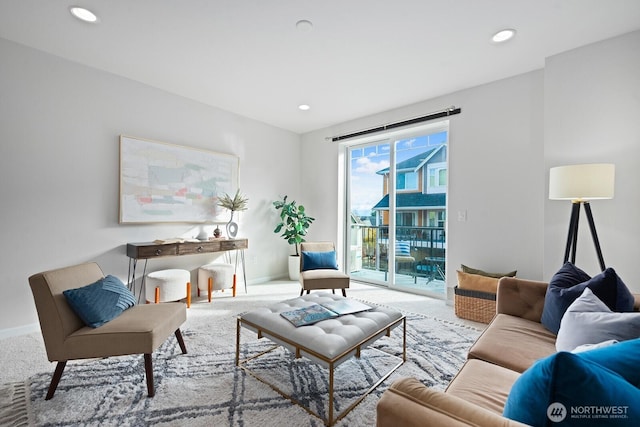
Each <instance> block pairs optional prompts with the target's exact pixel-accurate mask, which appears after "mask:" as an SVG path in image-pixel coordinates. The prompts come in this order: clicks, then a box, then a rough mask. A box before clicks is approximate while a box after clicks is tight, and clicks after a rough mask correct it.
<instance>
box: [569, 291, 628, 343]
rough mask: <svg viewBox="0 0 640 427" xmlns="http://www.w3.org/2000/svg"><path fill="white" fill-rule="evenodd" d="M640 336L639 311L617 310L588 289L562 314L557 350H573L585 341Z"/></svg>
mask: <svg viewBox="0 0 640 427" xmlns="http://www.w3.org/2000/svg"><path fill="white" fill-rule="evenodd" d="M638 337H640V313H614V312H613V311H611V310H609V307H607V306H606V304H605V303H603V302H602V301H600V299H599V298H598V297H597V296H595V295H594V294H593V292H592V291H591V290H590V289H589V288H585V290H584V291H583V293H582V295H581V296H580V297H578V298H577V299H576V300H575V301H574V302H573V303H572V304H571V305H570V306H569V308H567V311H566V312H565V313H564V316H562V321H561V322H560V330H559V331H558V338H557V340H556V349H557V350H558V351H573V349H575V348H576V347H578V346H580V345H584V344H598V343H600V342H603V341H607V340H618V341H624V340H629V339H632V338H638Z"/></svg>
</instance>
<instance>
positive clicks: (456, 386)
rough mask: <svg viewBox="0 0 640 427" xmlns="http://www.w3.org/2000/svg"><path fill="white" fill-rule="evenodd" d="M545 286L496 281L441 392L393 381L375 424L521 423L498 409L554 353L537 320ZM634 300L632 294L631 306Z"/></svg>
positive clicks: (552, 343)
mask: <svg viewBox="0 0 640 427" xmlns="http://www.w3.org/2000/svg"><path fill="white" fill-rule="evenodd" d="M546 289H547V283H544V282H537V281H530V280H524V279H518V278H511V277H503V278H502V279H500V281H499V283H498V292H497V299H496V313H497V314H496V316H495V317H494V318H493V320H492V321H491V323H490V324H489V325H488V326H487V328H486V329H485V331H484V332H483V333H482V334H481V335H480V337H479V338H478V339H477V341H476V342H475V343H474V344H473V346H472V347H471V349H470V350H469V354H468V356H467V361H466V362H465V364H464V365H463V367H462V368H461V369H460V371H459V372H458V374H457V375H456V376H455V378H454V379H453V380H452V381H451V383H450V384H449V386H448V387H447V388H446V390H445V391H437V390H433V389H430V388H428V387H426V386H425V385H423V384H422V383H421V382H420V381H418V380H416V379H414V378H404V379H401V380H398V381H396V382H394V383H393V384H392V385H391V387H390V388H389V389H388V390H387V391H385V392H384V393H383V395H382V397H381V398H380V401H379V402H378V406H377V426H378V427H398V426H403V427H410V426H416V427H417V426H421V427H423V426H491V427H495V426H522V425H523V424H521V423H519V422H516V421H512V420H509V419H507V418H504V417H503V416H502V411H503V409H504V405H505V402H506V400H507V397H508V395H509V391H510V390H511V386H512V385H513V383H514V382H515V381H516V380H517V379H518V377H519V376H520V374H521V373H522V372H523V371H525V370H526V369H527V368H528V367H529V366H531V364H532V363H533V362H534V361H536V360H537V359H540V358H542V357H545V356H548V355H550V354H553V353H554V352H555V351H556V349H555V340H556V336H555V334H553V333H551V332H549V331H548V330H547V329H546V328H545V327H544V326H543V325H542V324H541V323H540V318H541V316H542V308H543V306H544V297H545V293H546ZM639 301H640V298H639V296H638V295H636V309H638V305H639V304H638V303H639Z"/></svg>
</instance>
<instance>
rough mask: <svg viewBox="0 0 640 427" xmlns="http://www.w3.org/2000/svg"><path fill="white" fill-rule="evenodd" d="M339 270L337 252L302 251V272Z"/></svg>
mask: <svg viewBox="0 0 640 427" xmlns="http://www.w3.org/2000/svg"><path fill="white" fill-rule="evenodd" d="M322 269H329V270H337V269H338V261H337V258H336V251H326V252H311V251H302V270H303V271H307V270H322Z"/></svg>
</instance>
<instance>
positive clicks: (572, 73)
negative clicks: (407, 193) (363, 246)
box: [302, 32, 640, 298]
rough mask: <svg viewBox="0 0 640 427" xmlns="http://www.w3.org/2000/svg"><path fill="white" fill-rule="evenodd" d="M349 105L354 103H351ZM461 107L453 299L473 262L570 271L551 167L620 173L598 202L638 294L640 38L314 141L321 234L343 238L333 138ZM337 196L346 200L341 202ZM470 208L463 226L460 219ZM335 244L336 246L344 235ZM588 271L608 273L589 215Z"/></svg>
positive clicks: (454, 172)
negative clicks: (594, 167)
mask: <svg viewBox="0 0 640 427" xmlns="http://www.w3.org/2000/svg"><path fill="white" fill-rule="evenodd" d="M345 96H348V94H346V95H345ZM450 105H455V106H457V107H461V108H462V114H460V115H458V116H453V117H452V118H451V128H450V132H451V133H450V157H449V162H450V175H449V178H450V181H449V200H448V210H449V222H448V235H447V236H448V243H449V248H448V265H447V285H448V287H449V292H448V297H449V298H452V292H451V287H453V286H455V284H456V275H455V270H456V268H458V267H459V265H460V264H461V263H465V264H468V265H472V266H476V267H478V268H483V269H486V270H495V271H502V270H510V269H517V270H518V275H519V276H521V277H525V278H530V279H536V280H549V279H550V278H551V276H552V275H553V273H554V272H555V271H557V269H558V268H559V267H560V265H561V264H562V258H563V254H564V247H565V242H566V233H567V229H568V223H569V213H570V205H569V204H568V203H562V202H558V201H548V200H547V196H548V173H549V167H552V166H557V165H561V164H572V163H582V162H612V163H615V164H616V167H617V170H616V175H617V176H616V197H615V199H614V200H612V201H597V202H593V203H592V208H593V210H594V217H595V221H596V225H597V229H598V233H599V237H600V240H601V244H602V249H603V253H604V258H605V261H606V262H607V265H608V266H612V267H614V268H616V271H617V272H618V274H619V275H620V276H621V277H622V278H623V280H624V281H625V282H626V283H627V285H628V286H629V287H630V288H631V289H632V290H634V291H635V292H640V281H638V280H636V279H635V276H636V275H637V274H635V273H636V272H635V269H634V268H633V267H634V265H635V264H637V262H638V259H640V245H638V244H637V242H636V240H637V239H638V237H640V221H638V212H640V192H639V191H638V190H637V188H638V183H639V182H640V168H639V161H640V120H639V119H638V118H639V117H640V32H634V33H630V34H627V35H624V36H621V37H617V38H614V39H611V40H606V41H603V42H600V43H597V44H594V45H590V46H585V47H582V48H579V49H575V50H572V51H569V52H565V53H562V54H558V55H556V56H554V57H551V58H548V60H547V61H546V65H545V68H544V69H543V70H539V71H535V72H531V73H528V74H524V75H520V76H516V77H513V78H509V79H505V80H501V81H497V82H494V83H490V84H487V85H483V86H479V87H475V88H471V89H467V90H462V91H460V92H457V93H453V94H450V95H447V96H443V97H440V98H437V99H433V100H428V101H425V102H421V103H418V104H415V105H411V106H406V107H403V108H399V109H396V110H391V111H387V112H384V113H381V114H377V115H374V116H370V117H365V118H361V119H358V120H353V121H349V122H345V123H342V124H339V125H336V126H333V127H331V128H328V129H322V130H319V131H316V132H311V133H308V134H306V135H303V138H302V140H303V150H302V155H303V159H302V165H303V168H304V170H305V174H304V175H303V187H304V188H308V189H312V190H313V191H310V192H309V193H310V195H311V194H315V197H313V198H312V199H311V200H309V202H308V203H309V206H310V208H311V209H313V210H314V211H319V212H322V213H323V214H326V215H328V216H327V218H323V219H325V221H324V222H323V223H321V224H318V225H315V226H314V228H313V230H312V233H313V234H314V235H318V234H321V235H323V236H337V235H338V233H339V230H338V229H337V220H334V219H333V218H334V217H335V216H336V212H337V211H338V209H339V206H340V203H341V202H340V200H339V197H338V196H337V194H338V193H337V190H336V186H337V184H336V182H334V178H331V181H330V182H329V184H328V185H325V184H326V183H325V182H322V181H319V180H318V179H317V176H319V175H321V174H322V173H323V172H327V173H328V175H327V176H330V177H335V176H337V173H338V170H339V165H338V163H337V162H336V161H335V156H336V153H337V151H338V149H337V147H336V144H335V143H334V145H331V143H329V142H326V141H325V137H329V136H333V135H339V134H344V133H349V132H353V131H357V130H362V129H366V128H368V127H373V126H377V125H380V124H384V123H391V122H395V121H398V120H402V119H407V118H412V117H417V116H420V115H423V114H426V113H430V112H433V111H436V110H440V109H442V108H446V107H448V106H450ZM332 192H335V194H333V196H332ZM461 210H466V211H467V217H468V219H467V221H466V222H458V221H457V212H458V211H461ZM334 238H335V237H334ZM576 264H577V265H578V266H579V267H582V268H584V269H585V270H586V271H587V272H588V273H590V274H591V275H594V274H597V273H598V272H599V268H598V264H597V259H596V256H595V251H594V249H593V243H592V241H591V237H590V235H589V234H588V227H587V224H586V219H585V218H584V216H583V217H582V226H581V235H580V237H579V248H578V257H577V259H576Z"/></svg>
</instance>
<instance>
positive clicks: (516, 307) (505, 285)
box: [496, 277, 548, 322]
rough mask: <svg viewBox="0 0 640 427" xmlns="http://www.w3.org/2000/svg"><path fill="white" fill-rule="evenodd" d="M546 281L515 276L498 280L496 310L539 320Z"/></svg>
mask: <svg viewBox="0 0 640 427" xmlns="http://www.w3.org/2000/svg"><path fill="white" fill-rule="evenodd" d="M547 287H548V283H545V282H539V281H534V280H526V279H519V278H517V277H503V278H501V279H500V280H499V281H498V292H497V294H496V312H497V313H498V314H500V313H502V314H509V315H511V316H516V317H521V318H523V319H527V320H531V321H533V322H540V319H541V318H542V308H543V307H544V297H545V294H546V293H547Z"/></svg>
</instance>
